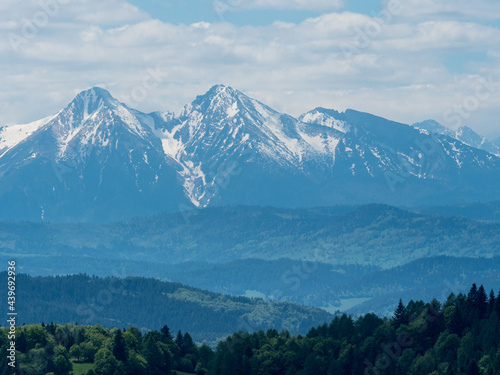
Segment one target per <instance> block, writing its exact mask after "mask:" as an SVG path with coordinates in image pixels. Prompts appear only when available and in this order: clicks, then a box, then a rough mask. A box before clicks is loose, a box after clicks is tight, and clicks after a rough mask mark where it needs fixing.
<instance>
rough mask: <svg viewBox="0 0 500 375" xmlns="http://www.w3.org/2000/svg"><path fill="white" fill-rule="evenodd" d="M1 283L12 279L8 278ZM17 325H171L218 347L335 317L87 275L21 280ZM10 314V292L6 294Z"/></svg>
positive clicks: (161, 284) (22, 277)
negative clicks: (239, 337) (228, 340)
mask: <svg viewBox="0 0 500 375" xmlns="http://www.w3.org/2000/svg"><path fill="white" fill-rule="evenodd" d="M0 277H2V278H5V279H6V278H7V274H6V272H2V273H0ZM16 281H17V285H18V286H19V287H18V290H17V294H16V311H17V312H18V316H17V319H18V320H17V321H18V323H19V324H22V323H27V324H28V323H42V322H47V323H48V322H54V323H62V322H67V323H69V322H71V323H78V324H80V325H89V324H101V325H103V326H105V327H122V328H126V327H128V326H129V325H134V326H137V327H139V328H140V329H142V330H151V329H160V328H161V327H163V326H164V325H165V324H168V326H169V327H170V328H171V329H172V332H176V331H177V330H179V329H181V330H182V331H186V330H187V331H189V332H190V333H191V334H192V335H193V338H194V339H195V340H197V341H200V342H201V341H203V340H207V341H210V342H214V341H215V340H216V339H220V338H224V337H225V336H227V335H229V334H230V333H231V332H234V331H235V330H236V331H237V330H240V329H241V330H245V331H249V332H252V331H259V330H261V329H262V330H267V329H270V328H275V329H277V330H279V331H281V330H288V331H289V332H291V333H295V334H297V333H302V334H305V333H307V331H308V330H309V329H310V328H311V327H313V326H315V325H318V324H323V323H325V322H328V321H330V320H331V319H332V318H333V316H332V315H330V314H329V313H327V312H326V311H324V310H321V309H317V308H312V307H305V306H301V305H298V304H295V303H275V302H265V301H263V300H260V299H251V298H245V297H229V296H225V295H221V294H216V293H210V292H208V291H204V290H200V289H195V288H191V287H189V286H185V285H182V284H179V283H171V282H162V281H159V280H154V279H146V278H137V277H128V278H116V277H115V278H97V277H89V276H86V275H72V276H62V277H31V276H27V275H23V274H20V275H17V280H16ZM0 296H1V297H3V298H2V302H0V307H1V308H2V309H3V310H4V311H7V289H6V288H4V291H3V292H1V293H0Z"/></svg>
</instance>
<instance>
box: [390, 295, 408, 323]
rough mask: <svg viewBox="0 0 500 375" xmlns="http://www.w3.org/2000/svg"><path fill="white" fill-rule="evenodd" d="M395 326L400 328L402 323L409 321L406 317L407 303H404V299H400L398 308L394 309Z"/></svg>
mask: <svg viewBox="0 0 500 375" xmlns="http://www.w3.org/2000/svg"><path fill="white" fill-rule="evenodd" d="M393 322H394V327H395V328H399V327H400V326H401V325H403V324H406V323H407V318H406V308H405V305H403V301H402V300H401V299H400V300H399V303H398V307H397V308H396V311H394V319H393Z"/></svg>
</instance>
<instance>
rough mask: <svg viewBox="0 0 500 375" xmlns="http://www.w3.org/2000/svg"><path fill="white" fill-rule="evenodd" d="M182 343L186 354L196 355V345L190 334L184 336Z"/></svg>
mask: <svg viewBox="0 0 500 375" xmlns="http://www.w3.org/2000/svg"><path fill="white" fill-rule="evenodd" d="M182 343H183V344H184V351H185V352H186V354H193V353H194V350H195V345H194V341H193V339H192V338H191V335H190V334H189V333H187V332H186V333H185V334H184V336H182Z"/></svg>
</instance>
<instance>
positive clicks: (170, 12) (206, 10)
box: [130, 0, 382, 26]
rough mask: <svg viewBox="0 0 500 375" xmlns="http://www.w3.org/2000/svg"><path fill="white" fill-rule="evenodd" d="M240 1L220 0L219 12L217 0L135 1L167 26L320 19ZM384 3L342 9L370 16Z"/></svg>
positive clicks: (351, 1)
mask: <svg viewBox="0 0 500 375" xmlns="http://www.w3.org/2000/svg"><path fill="white" fill-rule="evenodd" d="M237 1H238V0H227V1H224V0H221V1H219V3H218V4H220V7H219V9H217V0H216V1H212V0H188V1H186V0H184V1H179V0H144V1H143V0H133V1H130V3H131V4H134V5H135V6H137V7H138V8H140V9H142V10H144V11H146V12H148V13H149V14H151V15H152V16H153V17H155V18H158V19H159V20H161V21H163V22H168V23H174V24H179V23H184V24H192V23H196V22H200V21H204V22H210V23H213V22H220V21H225V22H230V23H232V24H234V25H236V26H245V25H253V26H260V25H268V24H272V23H273V22H275V21H277V20H279V21H283V22H294V23H300V22H302V21H304V20H306V19H307V18H311V17H318V16H320V15H321V13H322V12H321V11H318V10H316V11H314V10H312V11H311V10H307V9H257V10H242V9H241V7H239V6H238V5H236V4H238V3H237ZM381 7H382V4H381V3H379V2H376V1H361V0H348V1H345V2H344V4H343V6H342V8H341V9H344V10H349V11H351V12H359V13H364V14H367V15H369V14H371V13H372V12H377V11H380V9H381Z"/></svg>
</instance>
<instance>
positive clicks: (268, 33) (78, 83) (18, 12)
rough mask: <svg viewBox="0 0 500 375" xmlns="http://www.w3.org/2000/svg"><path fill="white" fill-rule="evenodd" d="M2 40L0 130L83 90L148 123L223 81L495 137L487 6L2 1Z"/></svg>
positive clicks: (458, 1)
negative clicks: (152, 114)
mask: <svg viewBox="0 0 500 375" xmlns="http://www.w3.org/2000/svg"><path fill="white" fill-rule="evenodd" d="M0 36H1V37H0V56H1V59H0V68H1V69H0V84H1V89H0V126H1V125H3V124H12V123H26V122H30V121H34V120H36V119H39V118H42V117H46V116H49V115H51V114H53V113H56V112H57V111H58V110H59V109H61V108H63V107H64V106H65V105H66V104H67V103H68V102H70V101H71V100H72V99H73V97H74V96H75V95H76V94H77V93H78V92H79V91H81V90H84V89H87V88H89V87H92V86H100V87H104V88H106V89H108V90H109V91H110V92H111V93H112V94H113V95H114V96H115V97H117V98H118V99H120V100H121V101H123V102H125V103H126V104H127V105H129V106H132V107H134V108H137V109H140V110H143V111H146V112H147V111H153V110H172V111H178V110H179V109H180V108H182V106H183V105H185V104H187V103H189V102H191V101H192V100H193V99H194V98H195V97H196V95H199V94H203V93H205V92H206V91H207V90H208V89H209V88H210V87H211V86H212V85H214V84H218V83H222V84H225V85H229V86H232V87H234V88H237V89H239V90H240V91H243V92H244V93H246V94H248V95H250V96H252V97H254V98H256V99H259V100H260V101H262V102H264V103H266V104H268V105H270V106H271V107H273V108H275V109H276V110H278V111H281V112H286V113H289V114H292V115H299V114H301V113H303V112H306V111H308V110H310V109H313V108H314V107H318V106H322V107H327V108H334V109H337V110H345V109H347V108H353V109H357V110H360V111H366V112H370V113H374V114H377V115H381V116H384V117H387V118H390V119H392V120H396V121H400V122H404V123H413V122H417V121H422V120H425V119H428V118H434V119H436V120H437V121H439V122H441V123H442V124H444V125H447V126H449V127H451V128H457V127H458V126H460V125H468V126H470V127H472V128H473V129H474V130H476V131H478V132H479V133H481V134H484V135H487V136H488V137H491V138H493V137H498V136H500V1H498V0H475V1H474V2H471V1H470V0H468V1H465V0H453V1H451V0H383V1H377V0H373V1H366V0H130V1H128V2H127V1H122V0H2V1H1V2H0Z"/></svg>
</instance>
